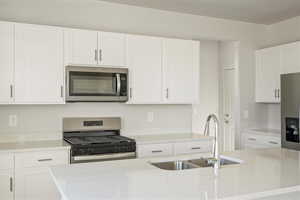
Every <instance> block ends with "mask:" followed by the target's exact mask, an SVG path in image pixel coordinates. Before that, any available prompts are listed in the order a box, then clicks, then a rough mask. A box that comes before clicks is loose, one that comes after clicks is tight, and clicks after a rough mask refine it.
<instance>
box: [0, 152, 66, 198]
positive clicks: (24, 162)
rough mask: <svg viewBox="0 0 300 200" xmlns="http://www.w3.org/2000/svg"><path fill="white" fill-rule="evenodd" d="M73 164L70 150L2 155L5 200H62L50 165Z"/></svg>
mask: <svg viewBox="0 0 300 200" xmlns="http://www.w3.org/2000/svg"><path fill="white" fill-rule="evenodd" d="M67 164H69V150H68V149H63V150H39V151H30V152H22V153H4V154H0V199H1V200H60V199H61V196H60V194H59V191H58V190H57V188H56V185H55V183H54V181H53V179H52V176H51V174H50V168H49V167H50V166H55V165H67Z"/></svg>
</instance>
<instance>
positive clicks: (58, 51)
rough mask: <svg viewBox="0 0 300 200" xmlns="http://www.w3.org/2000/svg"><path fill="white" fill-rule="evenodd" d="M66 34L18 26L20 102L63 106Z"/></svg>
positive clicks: (18, 99) (17, 52)
mask: <svg viewBox="0 0 300 200" xmlns="http://www.w3.org/2000/svg"><path fill="white" fill-rule="evenodd" d="M63 85H64V84H63V31H62V30H61V29H57V28H54V27H47V26H37V25H23V24H17V25H16V26H15V101H16V103H50V104H51V103H63V102H64V98H63V96H64V95H63Z"/></svg>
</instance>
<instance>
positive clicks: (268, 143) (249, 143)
mask: <svg viewBox="0 0 300 200" xmlns="http://www.w3.org/2000/svg"><path fill="white" fill-rule="evenodd" d="M244 144H245V147H246V148H247V147H251V148H272V147H280V146H281V139H280V137H273V136H266V135H256V134H245V136H244Z"/></svg>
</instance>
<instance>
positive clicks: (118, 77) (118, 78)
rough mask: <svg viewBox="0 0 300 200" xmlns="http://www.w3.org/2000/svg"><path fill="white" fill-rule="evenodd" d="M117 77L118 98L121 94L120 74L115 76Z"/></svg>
mask: <svg viewBox="0 0 300 200" xmlns="http://www.w3.org/2000/svg"><path fill="white" fill-rule="evenodd" d="M116 77H117V95H118V96H120V93H121V76H120V74H116Z"/></svg>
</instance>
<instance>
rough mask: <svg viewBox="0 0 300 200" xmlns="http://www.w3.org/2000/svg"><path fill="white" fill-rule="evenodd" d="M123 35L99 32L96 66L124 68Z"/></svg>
mask: <svg viewBox="0 0 300 200" xmlns="http://www.w3.org/2000/svg"><path fill="white" fill-rule="evenodd" d="M125 43H126V39H125V34H122V33H109V32H99V34H98V53H99V58H98V64H100V65H111V66H125V58H126V55H125V49H126V45H125Z"/></svg>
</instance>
